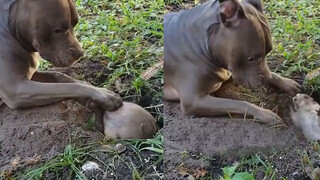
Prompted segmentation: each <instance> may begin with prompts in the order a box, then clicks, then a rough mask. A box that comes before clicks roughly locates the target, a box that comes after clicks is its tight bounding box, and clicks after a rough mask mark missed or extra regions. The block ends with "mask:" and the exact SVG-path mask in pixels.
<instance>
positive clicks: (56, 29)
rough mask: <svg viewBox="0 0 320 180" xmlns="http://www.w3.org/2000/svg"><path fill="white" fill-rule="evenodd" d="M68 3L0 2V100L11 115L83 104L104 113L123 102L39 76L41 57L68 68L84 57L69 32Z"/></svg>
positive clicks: (72, 15) (72, 20)
mask: <svg viewBox="0 0 320 180" xmlns="http://www.w3.org/2000/svg"><path fill="white" fill-rule="evenodd" d="M77 23H78V13H77V11H76V9H75V5H74V3H73V1H72V0H32V1H31V0H0V98H1V99H2V101H4V102H5V104H6V105H8V106H9V107H10V108H12V109H16V108H23V107H34V106H41V105H47V104H50V103H53V102H57V101H61V100H64V99H66V98H85V99H91V100H93V102H96V103H98V104H99V105H100V106H101V107H102V108H103V109H104V110H115V109H118V108H119V107H120V106H121V105H122V100H121V99H120V98H119V97H118V96H116V95H115V94H113V93H112V92H110V91H108V90H106V89H103V88H96V87H93V86H91V85H88V84H86V83H80V82H78V81H76V80H74V79H72V78H70V77H68V76H66V75H64V74H61V73H57V72H39V71H37V68H38V64H39V56H38V54H40V56H41V57H43V58H44V59H46V60H48V61H50V62H51V63H52V64H53V65H55V66H59V67H66V66H70V65H72V64H73V63H74V62H75V61H76V60H77V59H78V58H80V57H81V56H82V54H83V50H82V49H81V47H80V45H79V42H78V40H77V39H76V37H75V35H74V31H73V28H74V27H75V25H76V24H77Z"/></svg>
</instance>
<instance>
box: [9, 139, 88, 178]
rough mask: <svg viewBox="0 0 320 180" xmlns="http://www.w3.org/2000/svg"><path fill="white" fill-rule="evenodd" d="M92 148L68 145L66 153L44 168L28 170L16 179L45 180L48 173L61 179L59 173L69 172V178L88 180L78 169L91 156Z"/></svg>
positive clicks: (49, 162) (47, 163) (46, 164)
mask: <svg viewBox="0 0 320 180" xmlns="http://www.w3.org/2000/svg"><path fill="white" fill-rule="evenodd" d="M91 148H92V146H85V147H79V148H77V147H75V146H73V145H68V146H66V147H65V149H64V152H63V153H62V154H59V155H58V156H56V157H55V158H53V159H52V160H50V161H48V162H46V163H45V164H44V165H43V166H41V167H38V168H35V169H31V170H28V171H27V172H25V173H23V174H20V175H18V176H17V177H14V179H21V178H27V179H45V178H46V176H45V175H46V174H47V173H49V172H50V173H51V174H52V173H54V174H55V175H56V177H61V176H60V175H59V173H61V172H63V170H66V171H67V174H68V177H70V178H71V177H75V178H76V179H82V180H86V179H87V177H86V176H85V175H84V174H83V173H82V172H81V170H80V169H79V168H78V166H79V165H80V164H83V163H84V162H85V161H86V159H87V158H88V156H89V154H90V149H91Z"/></svg>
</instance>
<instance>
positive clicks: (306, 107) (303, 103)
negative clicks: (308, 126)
mask: <svg viewBox="0 0 320 180" xmlns="http://www.w3.org/2000/svg"><path fill="white" fill-rule="evenodd" d="M292 100H293V103H294V107H295V109H296V110H300V111H301V110H302V111H304V112H312V113H316V114H317V113H318V112H319V111H320V105H319V104H318V103H317V102H316V101H315V100H313V98H312V97H310V96H308V95H306V94H297V95H296V96H295V97H294V98H293V99H292Z"/></svg>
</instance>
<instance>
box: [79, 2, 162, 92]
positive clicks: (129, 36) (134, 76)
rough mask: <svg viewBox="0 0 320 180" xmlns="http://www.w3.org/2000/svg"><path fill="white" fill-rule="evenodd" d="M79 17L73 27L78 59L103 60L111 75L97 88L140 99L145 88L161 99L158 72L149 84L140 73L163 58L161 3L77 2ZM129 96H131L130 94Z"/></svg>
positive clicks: (160, 76) (159, 75) (160, 74)
mask: <svg viewBox="0 0 320 180" xmlns="http://www.w3.org/2000/svg"><path fill="white" fill-rule="evenodd" d="M76 4H77V9H78V11H79V14H80V15H81V19H80V22H79V24H78V25H77V27H76V32H77V34H78V39H79V41H80V42H81V43H82V44H83V48H84V50H85V55H84V57H83V58H82V59H90V60H98V61H103V62H104V63H105V64H106V68H107V69H108V70H109V71H110V72H111V73H110V74H109V77H108V78H107V79H106V81H105V82H103V83H102V84H101V85H102V86H104V87H107V88H109V89H113V87H114V86H120V87H121V92H119V93H121V94H124V95H131V96H137V97H140V96H141V95H142V94H141V89H143V88H146V89H147V90H148V91H150V92H151V93H152V94H153V95H155V96H159V97H160V96H162V95H161V94H162V88H159V87H157V85H155V83H154V81H160V80H161V78H162V71H161V72H160V73H159V74H157V75H156V77H155V78H154V79H152V80H150V81H144V80H142V78H141V74H142V73H143V72H144V71H145V70H146V69H147V68H149V67H151V66H152V65H153V64H155V63H157V62H159V59H160V57H161V56H162V55H163V48H162V47H163V27H162V19H163V1H161V0H149V1H142V0H138V1H133V0H126V1H124V0H122V1H114V0H113V1H110V0H102V1H94V0H89V1H84V0H77V1H76ZM132 94H133V95H132Z"/></svg>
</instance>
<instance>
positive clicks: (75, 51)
mask: <svg viewBox="0 0 320 180" xmlns="http://www.w3.org/2000/svg"><path fill="white" fill-rule="evenodd" d="M68 53H69V55H70V56H71V57H73V59H79V58H80V57H81V56H82V55H83V50H82V49H80V48H74V47H70V48H68Z"/></svg>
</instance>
